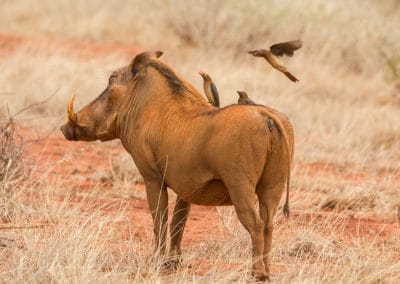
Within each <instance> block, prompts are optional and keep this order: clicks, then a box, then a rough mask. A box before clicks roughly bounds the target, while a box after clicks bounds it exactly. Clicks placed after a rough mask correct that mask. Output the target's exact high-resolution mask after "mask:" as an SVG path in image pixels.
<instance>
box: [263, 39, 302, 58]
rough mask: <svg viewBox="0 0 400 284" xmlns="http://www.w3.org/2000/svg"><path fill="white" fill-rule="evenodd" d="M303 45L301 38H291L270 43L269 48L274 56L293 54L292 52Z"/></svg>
mask: <svg viewBox="0 0 400 284" xmlns="http://www.w3.org/2000/svg"><path fill="white" fill-rule="evenodd" d="M302 46H303V42H302V41H301V40H293V41H288V42H282V43H277V44H273V45H271V47H270V48H269V50H270V51H271V52H272V54H274V55H276V56H283V55H287V56H293V52H294V51H295V50H297V49H299V48H301V47H302Z"/></svg>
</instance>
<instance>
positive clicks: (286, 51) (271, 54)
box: [249, 40, 303, 82]
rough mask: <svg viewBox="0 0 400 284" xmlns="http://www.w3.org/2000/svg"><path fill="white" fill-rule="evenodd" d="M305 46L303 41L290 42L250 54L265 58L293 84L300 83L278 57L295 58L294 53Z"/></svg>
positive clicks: (250, 52)
mask: <svg viewBox="0 0 400 284" xmlns="http://www.w3.org/2000/svg"><path fill="white" fill-rule="evenodd" d="M302 46H303V42H302V41H301V40H294V41H288V42H282V43H277V44H274V45H271V46H270V48H269V50H266V49H259V50H252V51H249V54H252V55H254V56H256V57H264V58H265V59H266V60H267V61H268V63H269V64H271V66H272V67H274V68H275V69H277V70H278V71H280V72H282V73H283V74H285V75H286V76H287V77H288V78H289V79H290V80H292V81H293V82H297V81H299V80H298V79H297V78H296V77H295V76H293V74H292V73H290V72H289V71H288V70H287V69H286V67H284V66H282V65H281V64H280V63H279V62H278V59H277V58H276V56H283V55H287V56H289V57H292V56H293V52H294V51H295V50H297V49H299V48H301V47H302Z"/></svg>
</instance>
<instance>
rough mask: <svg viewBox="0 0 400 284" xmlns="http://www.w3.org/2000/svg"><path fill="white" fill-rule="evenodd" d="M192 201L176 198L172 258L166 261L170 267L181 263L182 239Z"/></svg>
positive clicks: (172, 233)
mask: <svg viewBox="0 0 400 284" xmlns="http://www.w3.org/2000/svg"><path fill="white" fill-rule="evenodd" d="M189 211H190V203H189V202H186V201H184V200H182V199H180V198H179V197H178V198H177V199H176V203H175V208H174V215H173V217H172V222H171V227H170V233H171V249H170V259H169V260H168V262H167V263H166V264H167V265H168V266H169V267H171V268H175V267H176V265H177V264H178V263H179V258H180V256H181V241H182V236H183V231H184V229H185V224H186V220H187V218H188V216H189Z"/></svg>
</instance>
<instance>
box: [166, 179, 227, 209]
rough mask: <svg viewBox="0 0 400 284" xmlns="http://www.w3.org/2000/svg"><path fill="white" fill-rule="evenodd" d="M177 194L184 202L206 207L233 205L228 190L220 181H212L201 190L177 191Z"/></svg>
mask: <svg viewBox="0 0 400 284" xmlns="http://www.w3.org/2000/svg"><path fill="white" fill-rule="evenodd" d="M173 190H174V191H175V192H176V194H177V195H178V196H179V197H180V198H182V199H183V200H185V201H187V202H190V203H193V204H196V205H206V206H224V205H232V201H231V198H230V197H229V193H228V189H227V188H226V187H225V185H224V183H223V182H221V181H220V180H212V181H210V182H208V183H207V184H206V185H205V186H203V187H201V188H194V189H190V190H188V189H186V190H179V189H178V190H175V189H173Z"/></svg>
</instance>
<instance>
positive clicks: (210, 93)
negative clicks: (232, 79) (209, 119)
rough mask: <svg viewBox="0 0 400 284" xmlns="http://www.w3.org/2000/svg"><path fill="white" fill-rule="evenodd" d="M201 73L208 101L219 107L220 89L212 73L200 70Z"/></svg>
mask: <svg viewBox="0 0 400 284" xmlns="http://www.w3.org/2000/svg"><path fill="white" fill-rule="evenodd" d="M199 74H200V76H201V77H203V88H204V93H205V95H206V97H207V99H208V102H209V103H210V104H212V105H213V106H215V107H219V95H218V90H217V87H216V86H215V84H214V82H213V80H212V79H211V77H210V75H208V74H207V73H205V72H203V71H200V72H199Z"/></svg>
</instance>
